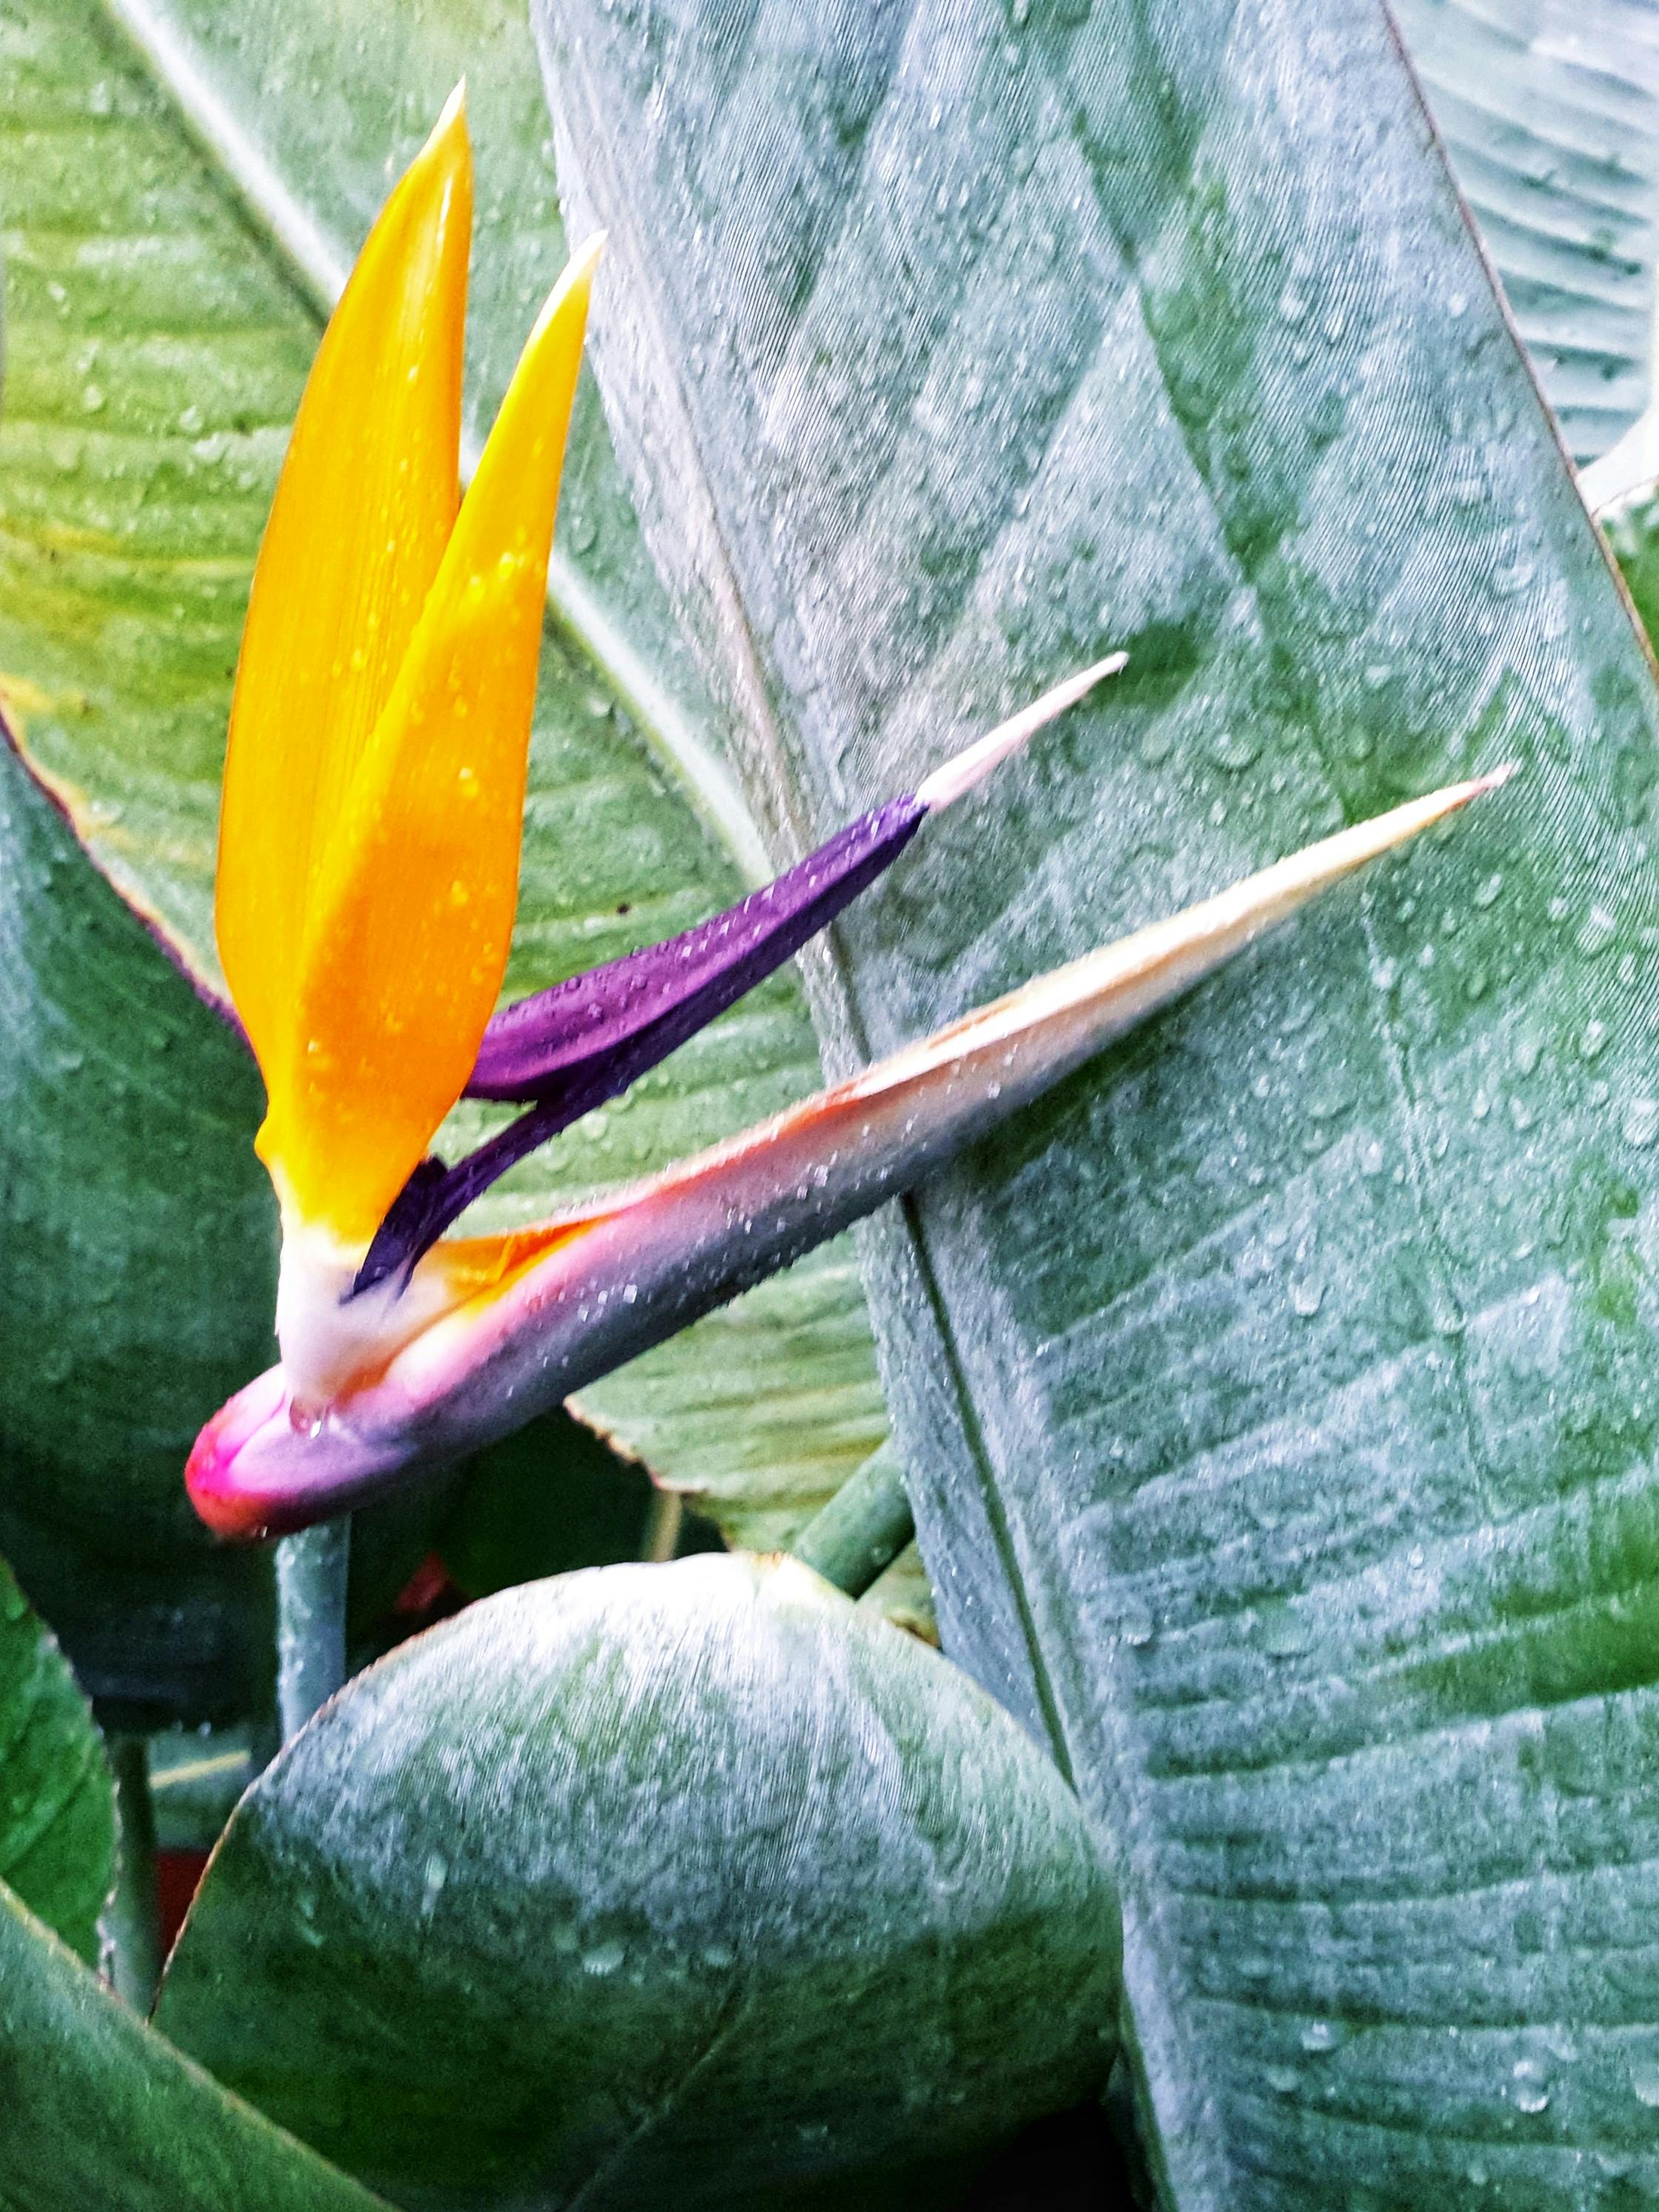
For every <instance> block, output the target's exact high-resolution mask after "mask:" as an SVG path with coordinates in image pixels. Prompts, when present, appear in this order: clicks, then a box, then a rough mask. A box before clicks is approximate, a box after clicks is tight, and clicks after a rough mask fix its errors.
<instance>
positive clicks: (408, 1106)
mask: <svg viewBox="0 0 1659 2212" xmlns="http://www.w3.org/2000/svg"><path fill="white" fill-rule="evenodd" d="M598 252H599V240H593V241H592V242H591V243H590V244H589V246H587V247H586V249H585V250H584V251H583V252H582V253H581V254H580V255H579V256H578V257H577V258H576V259H575V260H574V261H573V262H572V264H571V265H570V267H569V268H568V270H566V272H565V275H564V276H563V277H562V279H561V281H560V283H559V285H558V287H557V288H556V290H555V292H554V294H553V296H552V297H551V299H550V301H548V304H547V306H546V307H545V308H544V310H543V313H542V315H541V317H540V319H539V320H538V323H537V325H536V327H535V329H534V331H532V333H531V336H530V339H529V341H528V343H526V347H525V350H524V354H523V356H522V357H521V359H520V363H519V367H518V369H517V371H516V372H515V374H514V376H513V383H512V386H511V388H510V389H509V391H508V392H507V398H505V400H504V401H503V402H502V404H501V413H500V415H499V416H498V417H497V418H496V422H495V428H494V429H493V430H492V432H491V433H490V436H489V443H488V445H487V446H486V447H485V449H484V453H483V459H481V460H480V462H479V465H478V471H477V475H476V477H474V479H473V482H472V484H471V489H469V490H468V492H467V495H466V498H465V501H464V502H463V504H462V507H461V512H460V515H459V520H457V522H456V524H455V528H454V532H453V536H452V538H451V539H450V542H449V545H448V547H447V550H446V552H445V554H444V557H443V561H442V564H441V567H440V568H439V571H438V574H437V577H436V580H435V582H434V584H433V586H432V589H431V592H430V594H429V595H428V600H427V603H426V605H425V607H424V608H423V610H422V614H421V618H420V621H419V623H417V625H416V629H415V632H414V635H413V636H412V637H411V638H410V644H409V649H408V652H407V653H406V655H405V657H404V663H403V665H402V667H401V668H400V669H399V671H398V676H397V679H396V682H395V683H394V684H393V686H392V691H391V695H390V696H389V697H388V699H387V701H386V707H385V708H384V710H383V712H382V714H381V715H380V720H379V721H378V723H377V724H376V726H375V728H374V733H373V735H372V737H371V738H370V740H369V743H368V746H367V747H366V749H365V750H364V752H363V755H362V760H361V761H360V763H359V764H358V767H357V770H356V775H355V776H354V778H353V780H352V783H351V787H350V789H349V792H348V793H347V794H346V796H345V801H344V805H343V812H342V817H341V821H340V823H339V826H338V828H337V830H336V832H335V835H334V837H333V840H332V842H331V846H330V848H329V852H328V855H327V859H326V861H325V866H324V868H323V871H322V872H321V875H320V878H319V881H318V882H317V884H316V885H315V887H314V889H313V895H312V898H311V902H310V906H309V910H308V912H307V921H306V933H305V939H304V948H303V951H302V954H301V963H300V975H299V980H298V988H297V993H296V998H295V1035H296V1040H297V1046H298V1048H297V1051H296V1055H295V1062H294V1065H293V1067H292V1071H291V1076H290V1079H289V1081H288V1082H287V1083H286V1084H285V1085H283V1087H282V1089H281V1090H280V1091H278V1090H277V1089H276V1088H275V1087H274V1086H273V1088H272V1091H271V1099H270V1115H269V1117H268V1119H267V1121H266V1125H265V1127H264V1130H263V1131H262V1132H261V1139H260V1151H261V1153H262V1155H263V1157H264V1158H265V1159H267V1160H268V1161H269V1162H270V1164H271V1165H272V1167H273V1169H274V1170H275V1171H276V1175H277V1177H278V1180H279V1182H280V1184H281V1187H282V1188H283V1194H284V1197H285V1199H286V1200H288V1201H289V1203H290V1204H291V1205H292V1206H293V1207H294V1208H295V1211H296V1212H297V1213H298V1214H299V1216H300V1217H301V1218H303V1219H304V1220H306V1221H308V1222H312V1223H315V1224H318V1225H321V1226H324V1227H325V1228H326V1229H327V1230H329V1231H331V1232H332V1234H333V1235H334V1236H335V1237H337V1238H339V1239H340V1240H341V1242H342V1243H343V1244H345V1245H347V1246H352V1245H355V1244H356V1243H361V1242H363V1241H365V1240H367V1239H368V1237H371V1236H372V1235H373V1233H374V1230H375V1229H376V1228H377V1227H378V1226H379V1225H380V1220H381V1218H382V1217H383V1216H384V1214H385V1212H386V1209H387V1207H388V1206H390V1205H391V1203H392V1200H393V1199H394V1198H395V1197H396V1196H397V1194H398V1190H399V1189H400V1188H402V1186H403V1183H404V1180H405V1179H406V1177H407V1176H408V1175H409V1173H410V1170H411V1169H412V1168H413V1167H415V1165H416V1164H417V1162H418V1161H419V1160H420V1158H422V1154H423V1153H424V1152H425V1151H426V1148H427V1146H428V1144H429V1142H430V1140H431V1139H432V1136H433V1133H434V1132H435V1130H436V1128H437V1127H438V1124H439V1123H440V1122H441V1121H442V1119H443V1117H444V1115H446V1114H447V1112H448V1110H449V1109H450V1108H451V1107H452V1106H453V1104H454V1103H455V1101H456V1099H457V1098H459V1096H460V1094H461V1090H462V1087H463V1085H465V1081H466V1079H467V1076H468V1074H469V1073H471V1067H472V1063H473V1061H474V1060H475V1059H476V1057H477V1050H478V1045H479V1042H480V1040H481V1039H482V1037H483V1031H484V1027H485V1024H487V1023H488V1021H489V1017H490V1014H491V1013H492V1012H493V1011H494V1009H495V1000H496V997H497V994H498V993H499V991H500V989H501V978H502V976H503V975H504V974H505V972H506V968H507V950H508V945H509V943H510V940H511V938H512V932H513V914H514V911H515V909H516V907H517V903H518V879H519V846H520V834H521V828H522V818H523V812H524V792H525V775H526V761H527V757H528V752H529V742H530V722H531V714H532V708H533V705H534V702H535V690H536V668H537V661H538V656H539V653H540V647H541V634H542V623H543V614H544V596H545V592H546V584H547V562H548V555H549V552H550V547H551V544H552V536H553V517H554V512H555V509H556V506H557V503H558V487H559V475H560V470H561V466H562V460H563V453H564V445H565V438H566V434H567V431H568V426H569V419H570V409H571V403H572V401H573V399H574V394H575V386H576V374H577V371H578V369H579V368H580V361H581V347H582V338H583V334H584V331H585V329H586V316H587V301H588V295H589V291H590V289H591V284H592V270H593V265H594V263H595V262H596V260H597V258H598Z"/></svg>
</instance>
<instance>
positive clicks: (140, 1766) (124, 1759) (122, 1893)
mask: <svg viewBox="0 0 1659 2212" xmlns="http://www.w3.org/2000/svg"><path fill="white" fill-rule="evenodd" d="M109 1763H110V1770H111V1772H112V1775H113V1776H114V1779H115V1837H116V1851H117V1857H116V1871H115V1888H114V1891H113V1893H112V1895H111V1898H110V1901H109V1903H108V1905H106V1907H105V1908H104V1928H105V1930H106V1934H107V1936H108V1938H109V1945H110V1954H111V1957H110V1969H111V1971H110V1978H111V1980H112V1982H113V1984H114V1985H115V1993H116V1995H117V1996H119V1997H122V1998H124V1999H125V2001H126V2002H127V2003H128V2004H130V2005H131V2007H132V2008H133V2010H134V2011H135V2012H138V2013H147V2012H148V2011H149V2008H150V2005H151V2002H153V2000H154V1998H155V1984H156V1980H157V1978H158V1977H159V1975H160V1973H161V1899H160V1897H159V1895H158V1893H157V1891H156V1887H155V1809H154V1808H153V1807H152V1805H151V1803H150V1796H149V1742H148V1741H146V1739H145V1738H144V1737H143V1736H142V1735H112V1736H111V1738H110V1739H109Z"/></svg>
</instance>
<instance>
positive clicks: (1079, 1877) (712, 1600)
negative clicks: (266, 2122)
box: [156, 1555, 1117, 2212]
mask: <svg viewBox="0 0 1659 2212" xmlns="http://www.w3.org/2000/svg"><path fill="white" fill-rule="evenodd" d="M1116 1964H1117V1947H1116V1938H1115V1913H1114V1911H1113V1905H1112V1898H1111V1893H1110V1890H1109V1887H1108V1884H1107V1882H1106V1880H1105V1877H1104V1875H1103V1872H1102V1870H1101V1869H1100V1865H1099V1862H1098V1860H1097V1857H1096V1856H1095V1853H1094V1850H1093V1847H1092V1845H1091V1844H1090V1842H1089V1840H1088V1837H1087V1832H1086V1830H1085V1826H1084V1823H1083V1820H1082V1816H1081V1814H1080V1813H1079V1810H1078V1808H1077V1805H1076V1802H1075V1801H1074V1800H1073V1797H1072V1796H1071V1793H1070V1792H1069V1791H1068V1790H1066V1788H1065V1786H1064V1785H1063V1784H1062V1783H1061V1782H1060V1778H1059V1777H1058V1776H1057V1775H1056V1774H1055V1773H1054V1770H1053V1768H1052V1767H1051V1766H1050V1765H1048V1762H1047V1761H1046V1760H1045V1759H1043V1758H1042V1754H1041V1753H1040V1752H1039V1751H1038V1750H1037V1748H1036V1746H1035V1745H1033V1744H1032V1743H1031V1742H1030V1740H1029V1739H1028V1738H1027V1737H1026V1736H1025V1735H1024V1734H1023V1732H1022V1731H1021V1730H1020V1729H1018V1727H1017V1726H1016V1725H1015V1724H1014V1723H1012V1721H1011V1720H1010V1719H1009V1718H1008V1717H1007V1716H1006V1714H1005V1713H1003V1712H1002V1711H1000V1709H999V1708H998V1707H997V1706H995V1705H994V1704H993V1703H992V1702H991V1700H990V1699H988V1698H986V1697H985V1696H984V1695H983V1694H982V1693H981V1692H980V1691H978V1690H977V1689H976V1688H975V1686H974V1685H973V1684H972V1683H970V1682H969V1680H967V1678H966V1677H965V1676H964V1675H963V1674H960V1673H958V1672H957V1669H956V1668H952V1667H951V1666H950V1665H949V1663H948V1662H945V1661H944V1660H942V1659H940V1658H939V1656H937V1655H936V1654H935V1653H933V1652H931V1651H929V1650H926V1649H925V1648H924V1647H922V1646H921V1645H920V1644H917V1643H915V1641H914V1640H913V1639H912V1638H908V1637H905V1636H902V1635H901V1634H900V1633H899V1632H897V1631H896V1629H893V1628H891V1627H890V1626H888V1625H887V1624H886V1623H885V1622H884V1621H882V1620H875V1619H872V1618H871V1617H870V1616H868V1615H867V1614H864V1613H860V1612H859V1611H857V1610H856V1609H855V1608H854V1607H853V1606H852V1605H851V1604H850V1603H849V1602H848V1600H846V1599H845V1598H843V1597H842V1596H841V1595H840V1594H839V1593H838V1592H836V1591H834V1590H832V1589H829V1585H828V1584H827V1583H822V1582H820V1581H819V1580H818V1578H817V1577H816V1576H815V1575H812V1574H811V1573H810V1572H809V1571H807V1570H806V1569H805V1568H804V1567H802V1566H800V1565H798V1564H797V1563H795V1562H793V1561H788V1562H783V1563H774V1564H768V1563H765V1562H757V1561H753V1560H744V1559H733V1558H731V1557H722V1556H715V1555H708V1556H704V1557H702V1558H700V1559H684V1560H681V1561H679V1562H678V1563H677V1564H676V1565H672V1566H664V1567H647V1566H627V1567H605V1568H599V1569H595V1570H592V1571H588V1572H586V1573H582V1574H577V1575H569V1576H565V1577H561V1578H558V1579H556V1580H554V1581H550V1582H545V1583H532V1584H529V1585H527V1586H526V1587H523V1588H520V1589H514V1590H512V1591H509V1592H507V1593H505V1594H504V1595H501V1596H499V1597H495V1598H491V1599H487V1600H485V1601H483V1602H481V1603H479V1604H477V1605H476V1606H473V1607H471V1608H470V1609H469V1610H468V1611H467V1612H466V1613H464V1614H462V1615H461V1616H460V1618H459V1620H455V1621H453V1622H450V1623H448V1624H447V1625H446V1626H443V1627H441V1628H439V1629H435V1630H433V1631H432V1632H429V1633H428V1635H426V1636H424V1637H422V1638H419V1639H417V1640H416V1642H415V1643H413V1644H406V1645H404V1647H403V1648H402V1649H401V1650H399V1651H398V1652H396V1653H394V1654H393V1655H392V1656H391V1657H390V1658H388V1659H386V1660H384V1661H382V1662H381V1663H380V1665H379V1666H378V1667H376V1668H373V1669H372V1670H371V1671H370V1672H369V1673H368V1674H365V1675H362V1676H361V1677H360V1678H359V1679H358V1680H356V1682H355V1683H353V1684H352V1685H351V1686H349V1687H348V1689H347V1690H346V1691H345V1692H343V1695H342V1696H341V1697H340V1698H339V1699H337V1700H336V1701H335V1703H334V1704H333V1705H331V1706H329V1707H328V1708H327V1709H326V1711H325V1712H324V1713H323V1714H322V1715H320V1716H319V1718H318V1719H317V1720H316V1721H314V1722H313V1723H312V1724H311V1726H310V1727H309V1728H307V1729H305V1730H304V1731H303V1732H302V1733H301V1735H299V1736H298V1737H297V1738H296V1739H295V1741H294V1742H293V1743H292V1744H291V1745H289V1747H288V1748H287V1750H286V1751H285V1752H284V1753H283V1756H282V1758H281V1759H279V1760H278V1761H277V1763H276V1765H274V1766H273V1767H271V1768H270V1770H269V1771H268V1772H267V1773H266V1774H265V1775H264V1777H263V1778H261V1780H260V1781H259V1782H258V1784H255V1786H254V1788H253V1789H252V1791H251V1792H250V1793H249V1795H248V1796H247V1797H246V1799H245V1800H244V1801H243V1802H242V1805H241V1807H240V1809H239V1810H238V1812H237V1813H236V1814H235V1816H234V1819H233V1820H232V1822H231V1825H230V1826H229V1828H228V1830H227V1832H226V1835H225V1838H224V1840H223V1842H222V1845H221V1847H220V1850H219V1852H218V1854H217V1856H216V1858H215V1860H214V1863H213V1865H212V1867H211V1869H210V1872H209V1875H208V1877H207V1881H206V1883H205V1885H204V1888H203V1889H202V1891H201V1893H200V1894H199V1896H198V1898H197V1903H196V1905H195V1907H194V1909H193V1911H192V1913H191V1919H190V1922H189V1924H188V1926H187V1928H186V1929H185V1934H184V1935H183V1936H182V1937H181V1939H180V1942H179V1948H177V1950H176V1951H175V1952H174V1954H173V1960H172V1962H171V1964H170V1966H169V1968H168V1972H167V1980H166V1983H165V1984H164V1986H163V1990H162V1993H161V2000H160V2002H159V2005H158V2008H157V2013H156V2019H157V2021H158V2024H159V2025H160V2026H161V2027H162V2028H163V2029H164V2030H165V2031H166V2032H167V2033H168V2034H169V2035H171V2036H173V2038H174V2039H176V2040H177V2041H178V2042H179V2044H180V2045H181V2046H182V2047H183V2048H185V2049H186V2050H188V2051H191V2052H193V2053H194V2054H196V2056H197V2057H199V2058H200V2059H201V2060H202V2061H203V2063H205V2064H206V2065H208V2066H210V2068H211V2069H212V2070H213V2071H214V2073H215V2074H216V2075H217V2076H218V2077H219V2078H220V2079H222V2080H223V2081H226V2082H228V2083H229V2084H230V2085H231V2086H232V2087H235V2088H237V2089H238V2090H240V2092H241V2093H243V2094H245V2095H246V2096H248V2097H249V2098H251V2099H252V2100H253V2101H255V2102H256V2103H258V2105H259V2106H261V2107H262V2108H263V2109H264V2110H265V2111H266V2112H270V2114H271V2115H272V2117H273V2118H277V2119H279V2120H281V2121H282V2122H283V2124H285V2125H288V2126H289V2127H291V2128H293V2129H294V2130H295V2131H296V2132H298V2133H300V2134H301V2135H303V2136H306V2137H307V2139H308V2140H309V2141H311V2142H314V2143H316V2144H317V2145H318V2147H319V2148H321V2149H322V2150H324V2151H325V2153H326V2154H329V2155H330V2156H331V2157H333V2158H336V2159H337V2160H339V2161H340V2162H341V2163H342V2164H343V2165H345V2166H349V2168H351V2169H352V2170H353V2171H354V2172H358V2173H361V2174H362V2176H363V2177H364V2178H365V2179H368V2180H369V2181H370V2182H371V2183H372V2184H373V2185H375V2186H377V2187H380V2188H381V2189H384V2190H385V2191H387V2192H388V2193H389V2194H391V2195H392V2197H396V2198H397V2199H398V2201H399V2202H402V2203H410V2204H415V2203H418V2204H421V2205H422V2206H431V2207H438V2206H456V2207H459V2206H483V2205H490V2204H502V2205H505V2204H512V2205H515V2206H520V2207H522V2208H525V2212H531V2208H534V2207H552V2206H556V2205H574V2204H578V2203H580V2205H582V2206H583V2207H584V2208H587V2207H592V2208H595V2212H597V2208H599V2207H601V2206H604V2207H622V2206H641V2207H643V2206H647V2205H659V2204H661V2203H665V2202H668V2201H671V2202H673V2203H676V2204H683V2205H687V2206H692V2205H708V2206H714V2205H719V2206H721V2207H732V2208H734V2212H735V2208H738V2207H740V2206H761V2205H767V2206H780V2207H781V2206H784V2205H801V2206H805V2205H808V2204H811V2205H814V2206H820V2207H823V2208H826V2212H827V2208H829V2207H830V2206H836V2205H840V2206H845V2205H851V2204H854V2203H856V2204H858V2205H859V2206H860V2207H865V2206H868V2207H870V2208H872V2212H874V2208H876V2207H878V2206H886V2205H903V2204H911V2203H917V2204H920V2203H933V2202H939V2201H941V2200H942V2199H943V2201H948V2192H949V2191H950V2189H951V2185H953V2184H954V2185H957V2187H959V2186H960V2180H961V2176H962V2172H963V2165H962V2162H963V2160H964V2159H965V2158H967V2157H968V2156H969V2154H972V2153H973V2152H975V2150H978V2149H981V2148H984V2147H987V2146H988V2145H989V2144H991V2143H993V2142H995V2141H996V2140H997V2139H998V2138H999V2137H1000V2136H1006V2135H1007V2134H1010V2133H1012V2130H1013V2129H1014V2128H1015V2127H1016V2126H1017V2125H1018V2124H1019V2122H1020V2121H1021V2120H1023V2119H1024V2118H1029V2117H1030V2116H1031V2115H1033V2114H1034V2113H1036V2112H1042V2111H1045V2110H1048V2109H1057V2108H1060V2107H1063V2106H1066V2105H1067V2104H1069V2103H1071V2102H1073V2101H1075V2100H1078V2099H1079V2097H1081V2096H1082V2095H1084V2094H1085V2093H1087V2092H1088V2091H1089V2090H1090V2089H1091V2087H1097V2086H1098V2085H1099V2084H1100V2083H1102V2082H1103V2080H1104V2077H1105V2071H1106V2068H1107V2066H1108V2064H1109V2061H1110V2057H1111V2051H1112V2044H1113V2039H1114V2027H1115V1996H1116Z"/></svg>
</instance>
